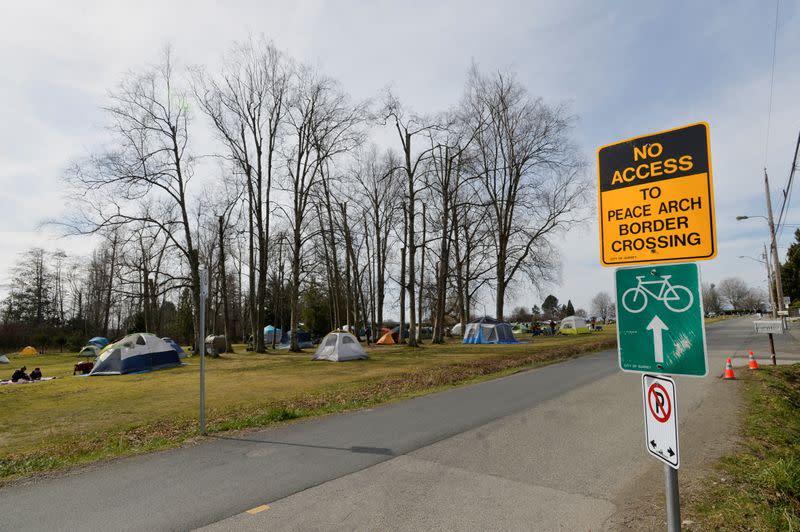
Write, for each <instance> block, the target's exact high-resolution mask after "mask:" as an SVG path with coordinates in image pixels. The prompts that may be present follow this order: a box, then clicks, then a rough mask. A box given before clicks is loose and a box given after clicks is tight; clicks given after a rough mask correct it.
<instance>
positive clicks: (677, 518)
mask: <svg viewBox="0 0 800 532" xmlns="http://www.w3.org/2000/svg"><path fill="white" fill-rule="evenodd" d="M664 480H665V484H664V489H665V491H666V492H667V530H668V531H669V532H680V530H681V496H680V492H679V491H678V470H677V469H673V468H671V467H670V466H668V465H666V464H665V465H664Z"/></svg>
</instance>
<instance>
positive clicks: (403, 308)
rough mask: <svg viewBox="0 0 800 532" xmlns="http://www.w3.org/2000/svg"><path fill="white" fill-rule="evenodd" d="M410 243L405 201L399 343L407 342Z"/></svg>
mask: <svg viewBox="0 0 800 532" xmlns="http://www.w3.org/2000/svg"><path fill="white" fill-rule="evenodd" d="M407 244H408V209H406V204H405V202H404V203H403V247H402V248H401V249H400V326H399V329H398V331H399V332H398V336H397V343H399V344H402V343H404V342H405V336H403V329H405V327H406V258H407V255H408V254H407V253H406V246H407Z"/></svg>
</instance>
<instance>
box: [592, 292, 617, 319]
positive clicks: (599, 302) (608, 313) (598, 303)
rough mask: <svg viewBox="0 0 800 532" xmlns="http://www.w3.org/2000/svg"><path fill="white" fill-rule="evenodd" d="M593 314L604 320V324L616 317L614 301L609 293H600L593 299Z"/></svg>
mask: <svg viewBox="0 0 800 532" xmlns="http://www.w3.org/2000/svg"><path fill="white" fill-rule="evenodd" d="M592 314H593V315H595V316H597V317H598V318H600V319H601V320H603V322H605V321H606V320H607V319H609V318H614V317H615V305H614V300H613V299H612V297H611V296H610V295H609V294H608V292H598V293H597V295H595V296H594V297H593V298H592Z"/></svg>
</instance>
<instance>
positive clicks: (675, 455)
mask: <svg viewBox="0 0 800 532" xmlns="http://www.w3.org/2000/svg"><path fill="white" fill-rule="evenodd" d="M642 392H643V396H644V425H645V447H647V452H649V453H650V454H652V455H653V456H655V457H656V458H658V459H659V460H661V461H662V462H664V463H666V464H667V465H669V466H670V467H672V468H675V469H678V467H679V466H680V453H679V452H678V404H677V397H676V396H675V381H673V380H672V379H670V378H669V377H664V376H656V375H647V374H644V375H642Z"/></svg>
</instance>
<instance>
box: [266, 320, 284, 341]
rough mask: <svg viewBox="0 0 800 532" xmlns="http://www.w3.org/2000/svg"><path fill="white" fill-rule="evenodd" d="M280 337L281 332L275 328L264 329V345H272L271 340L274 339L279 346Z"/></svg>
mask: <svg viewBox="0 0 800 532" xmlns="http://www.w3.org/2000/svg"><path fill="white" fill-rule="evenodd" d="M282 336H283V332H282V331H281V330H280V329H278V328H277V327H273V326H272V325H267V326H266V327H264V345H272V340H273V338H274V339H275V343H276V344H279V343H281V337H282Z"/></svg>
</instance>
